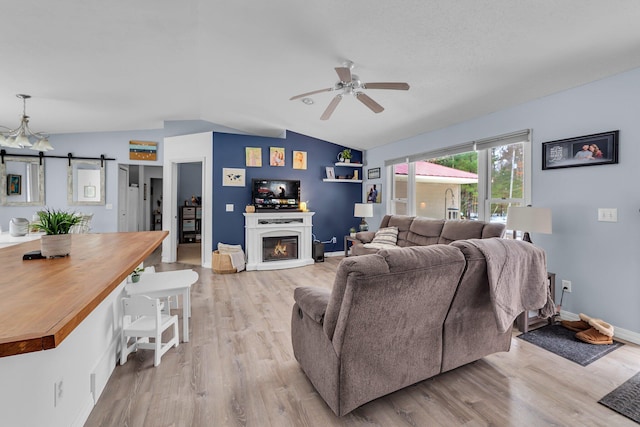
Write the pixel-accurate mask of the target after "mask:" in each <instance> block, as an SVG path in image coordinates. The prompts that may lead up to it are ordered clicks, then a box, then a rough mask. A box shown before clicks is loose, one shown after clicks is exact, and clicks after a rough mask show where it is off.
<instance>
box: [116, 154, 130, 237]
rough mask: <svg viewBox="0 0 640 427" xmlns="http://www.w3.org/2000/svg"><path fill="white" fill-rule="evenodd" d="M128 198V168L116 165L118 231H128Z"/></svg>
mask: <svg viewBox="0 0 640 427" xmlns="http://www.w3.org/2000/svg"><path fill="white" fill-rule="evenodd" d="M128 199H129V170H128V169H127V168H126V167H122V166H119V167H118V231H128V223H127V204H128V201H129V200H128Z"/></svg>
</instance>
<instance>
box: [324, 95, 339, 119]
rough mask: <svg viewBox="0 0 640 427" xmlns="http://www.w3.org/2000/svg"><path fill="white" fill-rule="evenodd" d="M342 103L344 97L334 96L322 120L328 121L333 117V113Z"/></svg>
mask: <svg viewBox="0 0 640 427" xmlns="http://www.w3.org/2000/svg"><path fill="white" fill-rule="evenodd" d="M340 101H342V95H336V96H334V97H333V99H332V100H331V102H330V103H329V106H328V107H327V109H326V110H324V113H322V116H320V120H328V119H329V117H331V114H333V111H334V110H335V109H336V107H337V106H338V104H340Z"/></svg>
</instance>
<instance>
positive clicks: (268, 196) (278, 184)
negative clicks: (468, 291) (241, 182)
mask: <svg viewBox="0 0 640 427" xmlns="http://www.w3.org/2000/svg"><path fill="white" fill-rule="evenodd" d="M251 197H252V199H253V204H254V206H255V207H256V209H299V207H300V181H294V180H288V179H254V180H253V185H252V194H251Z"/></svg>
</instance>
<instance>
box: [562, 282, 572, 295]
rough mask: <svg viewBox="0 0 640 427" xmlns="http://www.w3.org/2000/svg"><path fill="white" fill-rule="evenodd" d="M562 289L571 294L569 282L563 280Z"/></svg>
mask: <svg viewBox="0 0 640 427" xmlns="http://www.w3.org/2000/svg"><path fill="white" fill-rule="evenodd" d="M562 289H564V291H565V292H569V293H571V280H563V281H562Z"/></svg>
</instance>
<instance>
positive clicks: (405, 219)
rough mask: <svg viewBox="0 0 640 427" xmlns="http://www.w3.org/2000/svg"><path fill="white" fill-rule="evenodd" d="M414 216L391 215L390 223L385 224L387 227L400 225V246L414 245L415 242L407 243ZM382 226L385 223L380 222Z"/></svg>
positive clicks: (398, 243)
mask: <svg viewBox="0 0 640 427" xmlns="http://www.w3.org/2000/svg"><path fill="white" fill-rule="evenodd" d="M413 218H414V217H412V216H407V215H391V216H390V217H389V221H388V223H387V224H386V225H384V226H385V227H398V242H397V245H398V246H413V244H411V243H407V235H408V233H409V228H410V227H411V223H412V222H413ZM380 227H383V225H382V224H380Z"/></svg>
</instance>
